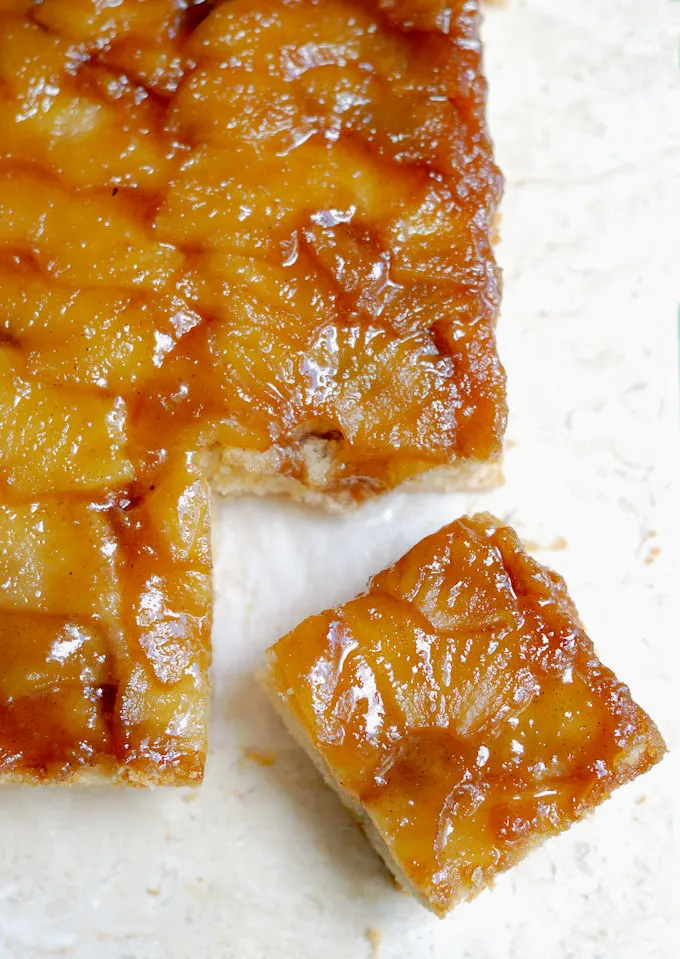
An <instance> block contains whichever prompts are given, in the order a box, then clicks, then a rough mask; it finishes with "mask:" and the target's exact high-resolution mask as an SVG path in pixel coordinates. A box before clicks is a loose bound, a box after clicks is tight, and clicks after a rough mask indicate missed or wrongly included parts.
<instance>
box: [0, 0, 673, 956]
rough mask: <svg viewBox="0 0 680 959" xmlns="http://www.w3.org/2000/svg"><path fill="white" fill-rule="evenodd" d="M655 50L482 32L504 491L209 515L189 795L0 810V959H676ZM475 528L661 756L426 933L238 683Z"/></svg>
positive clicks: (663, 165)
mask: <svg viewBox="0 0 680 959" xmlns="http://www.w3.org/2000/svg"><path fill="white" fill-rule="evenodd" d="M679 36H680V2H673V0H598V2H597V3H593V2H592V0H567V2H566V3H556V2H555V0H512V2H511V3H509V4H508V5H506V6H505V7H493V8H490V9H489V11H488V15H487V22H486V27H485V37H486V41H487V71H488V74H489V78H490V83H491V106H490V109H491V125H492V131H493V133H494V136H495V139H496V143H497V148H498V155H499V159H500V162H501V164H502V166H503V168H504V170H505V173H506V176H507V197H506V200H505V203H504V207H503V243H502V245H501V247H500V248H499V256H500V259H501V261H502V264H503V266H504V268H505V282H506V296H505V304H504V308H503V316H502V322H501V328H500V340H501V349H502V355H503V359H504V361H505V363H506V366H507V368H508V373H509V377H510V405H511V411H512V413H511V421H510V428H509V435H508V439H509V443H508V452H507V459H506V474H507V485H506V486H505V487H504V488H503V489H501V490H499V491H496V492H494V493H492V494H487V495H485V496H482V495H476V496H462V495H460V496H412V497H407V496H405V495H403V494H396V495H393V496H391V497H390V498H389V499H386V500H384V501H383V502H381V503H379V504H374V505H371V506H369V507H368V508H366V509H363V510H361V511H359V512H358V513H356V514H355V515H352V516H349V517H347V518H340V519H338V518H329V517H324V516H319V515H318V514H315V513H311V512H308V511H302V510H300V509H297V508H295V507H293V506H289V505H286V504H279V503H271V502H249V501H241V502H236V503H227V504H224V505H223V506H222V507H221V509H220V512H219V517H218V524H217V527H218V528H217V531H216V561H217V566H216V586H217V589H218V594H219V595H218V605H217V614H216V623H215V645H216V664H215V671H214V678H215V701H214V709H213V718H212V747H211V757H210V762H209V767H208V773H207V777H206V781H205V785H204V787H203V788H202V789H201V790H200V791H198V792H195V793H190V792H185V791H172V790H158V791H156V792H141V791H139V792H133V791H114V790H106V789H99V788H92V789H85V790H77V789H72V790H58V789H51V790H50V789H44V790H28V789H22V788H20V787H6V788H4V789H3V790H2V791H1V792H0V810H1V817H2V833H1V839H0V956H1V957H2V959H38V957H40V959H42V957H52V956H67V957H74V959H94V957H97V959H204V957H205V959H207V957H210V959H232V957H233V959H270V957H275V959H316V957H321V959H355V957H356V959H371V957H375V956H380V959H406V957H409V959H410V957H414V959H416V957H417V959H423V957H436V959H440V957H441V959H577V957H578V959H676V957H677V956H679V955H680V903H679V899H680V893H679V892H678V876H677V864H678V862H680V848H679V843H678V835H677V821H678V796H679V795H680V775H679V771H680V767H679V765H678V759H677V753H678V751H679V750H680V735H679V731H680V730H679V721H678V700H679V699H680V679H679V678H678V677H680V656H679V650H680V643H679V642H678V623H679V622H680V608H679V599H678V592H679V590H678V586H679V585H680V568H679V565H678V542H680V535H679V533H680V530H679V529H678V502H680V497H679V491H678V486H677V485H676V484H675V478H676V477H677V475H678V473H679V470H678V467H679V465H680V464H679V463H678V383H677V358H678V343H677V328H676V320H675V318H676V311H677V304H678V300H680V269H679V267H678V253H679V252H680V251H679V249H678V223H679V222H680V69H679V68H678V66H677V56H678V50H677V48H678V42H679V39H678V38H679ZM480 508H483V509H490V510H492V511H493V512H495V513H497V514H498V515H499V516H501V517H504V518H506V519H508V520H509V521H510V522H512V523H513V525H515V526H516V527H517V529H518V530H519V532H520V534H521V535H522V536H523V537H524V538H525V540H526V541H527V542H528V543H529V545H530V546H531V548H532V549H533V550H534V552H536V555H538V556H539V558H540V559H541V560H542V561H544V562H547V563H549V564H550V565H553V566H555V567H556V568H557V569H558V570H559V571H560V572H562V573H563V574H564V575H565V577H566V578H567V581H568V582H569V584H570V587H571V591H572V594H573V596H574V598H575V600H576V602H577V605H578V606H579V608H580V610H581V613H582V616H583V619H584V621H585V623H586V625H587V627H588V629H589V631H590V633H591V635H592V637H593V638H594V640H595V643H596V646H597V648H598V651H599V653H600V655H601V657H602V659H603V661H604V662H605V663H607V664H608V665H610V666H611V667H612V668H613V669H614V670H615V671H616V672H617V673H618V674H619V676H620V677H621V678H622V679H624V680H625V681H627V682H628V683H629V684H630V685H631V687H632V690H633V693H634V695H635V696H636V698H637V699H638V700H639V702H640V703H641V704H642V705H643V706H645V707H646V708H647V709H648V710H649V711H650V712H651V714H652V715H653V717H654V719H655V720H656V721H657V723H658V724H659V726H660V727H661V730H662V732H663V733H664V735H665V736H666V738H667V740H668V743H669V745H670V747H671V750H672V751H671V754H670V755H669V756H668V757H667V758H666V760H665V761H664V762H663V763H662V764H661V765H660V766H659V767H657V768H656V769H654V770H653V771H652V772H651V773H649V774H648V775H647V776H645V777H643V778H642V779H640V780H639V781H638V782H636V783H634V784H632V785H631V786H628V787H626V788H624V789H622V790H621V791H620V792H619V793H618V794H617V795H616V796H615V797H614V798H613V799H612V800H611V801H610V802H608V803H606V804H605V805H604V806H603V807H601V808H600V809H599V810H598V811H597V812H596V814H595V815H594V816H592V817H591V818H590V819H589V820H588V821H586V822H584V823H582V824H580V825H578V826H576V827H575V828H573V829H572V831H571V832H570V833H568V834H566V835H563V836H561V837H559V838H557V839H553V840H551V841H550V842H549V843H548V844H547V845H545V846H544V847H543V848H542V849H540V850H539V851H538V852H536V853H535V854H534V855H533V856H531V857H530V858H529V859H528V860H527V861H526V862H525V863H523V864H522V865H521V866H520V867H518V868H517V869H515V870H514V871H512V872H511V873H509V874H506V875H504V876H503V877H501V878H500V879H499V881H498V883H497V885H496V887H495V889H494V890H493V891H491V892H486V893H484V894H483V895H481V896H480V897H479V898H478V899H477V900H476V901H475V902H473V903H472V904H470V905H464V906H461V907H459V909H458V910H456V912H455V913H454V914H452V915H451V916H450V917H449V918H448V919H447V920H444V921H439V920H437V919H435V918H433V917H431V916H429V915H428V914H427V913H426V912H424V911H423V910H422V909H421V908H420V907H419V906H417V905H416V904H415V903H413V902H412V901H411V900H410V899H409V898H407V897H406V896H405V895H402V894H400V893H398V892H397V891H396V890H395V889H394V888H393V886H392V885H391V884H390V883H389V881H388V880H387V879H386V874H385V871H384V868H383V867H382V865H381V863H380V862H379V860H378V859H377V857H376V856H375V854H374V853H373V852H372V851H371V849H370V847H369V845H368V843H367V842H366V840H365V839H364V838H363V836H362V835H361V834H360V833H359V831H358V830H357V829H356V828H355V826H354V825H353V824H352V822H351V820H350V819H349V817H348V816H347V814H346V813H345V812H344V810H343V809H342V808H341V806H340V805H339V803H338V800H337V799H336V798H335V796H334V795H332V794H331V793H330V791H328V790H327V789H326V788H325V787H324V786H322V784H321V783H320V781H319V779H318V777H317V775H316V773H315V772H314V770H313V769H312V767H311V765H310V764H309V762H308V761H307V759H306V758H305V757H304V756H303V755H302V754H301V753H300V751H299V750H298V749H296V748H295V747H294V745H293V744H292V742H291V741H290V740H289V739H288V737H287V735H286V734H285V732H284V731H283V730H282V728H281V727H280V725H279V722H278V721H277V720H276V718H275V717H274V716H273V714H272V713H271V711H270V709H269V707H268V705H267V704H266V702H265V701H264V699H263V696H262V694H261V692H260V691H259V690H258V688H257V686H256V685H255V683H254V681H253V679H252V678H251V676H252V671H253V669H254V668H255V667H256V666H257V664H258V663H259V661H260V657H261V653H262V650H263V649H264V647H265V646H266V645H268V644H269V643H270V642H271V641H273V640H274V639H276V638H277V637H278V636H279V635H280V634H281V633H282V632H283V631H284V630H286V629H288V628H289V627H291V626H292V625H293V624H295V623H296V622H297V621H299V620H300V619H301V618H302V617H303V616H306V615H307V614H309V613H311V612H314V611H316V610H318V609H320V608H322V607H323V606H325V605H328V604H330V603H332V602H336V601H340V600H344V599H346V598H348V597H350V596H351V595H352V594H353V593H354V592H355V591H356V590H357V589H359V588H361V587H362V586H363V584H364V583H365V581H366V579H367V577H368V575H369V574H370V573H371V572H373V571H375V570H376V569H378V568H380V567H381V566H382V565H383V564H385V563H386V562H388V561H390V560H393V559H395V558H396V557H397V556H399V555H401V553H402V552H403V551H404V550H405V549H406V548H407V547H408V546H410V545H411V544H413V543H414V542H415V541H416V540H417V539H418V538H420V536H422V535H423V534H425V533H427V532H429V531H432V530H434V529H436V528H438V527H439V526H440V525H442V524H443V523H444V522H446V521H448V520H450V519H452V518H454V517H456V516H458V515H459V514H460V513H461V512H463V511H467V510H473V509H480ZM558 547H559V548H558ZM258 760H259V761H258ZM263 760H264V763H263ZM271 760H273V762H271V764H267V763H269V762H270V761H271ZM674 821H675V830H674Z"/></svg>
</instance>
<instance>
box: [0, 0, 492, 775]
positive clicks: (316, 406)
mask: <svg viewBox="0 0 680 959" xmlns="http://www.w3.org/2000/svg"><path fill="white" fill-rule="evenodd" d="M477 19H478V16H477V10H476V4H475V3H474V2H472V3H471V2H470V0H465V2H463V0H451V2H446V3H444V2H439V0H433V2H429V0H428V2H423V0H410V2H386V0H364V2H361V0H230V2H224V3H221V2H203V3H199V2H191V0H120V2H116V3H115V4H113V3H110V2H105V0H41V2H39V3H37V2H36V3H32V2H30V0H0V131H1V135H0V524H1V527H2V539H0V549H1V550H2V553H1V557H2V558H1V562H2V564H3V569H2V572H3V574H4V575H3V576H2V578H1V579H0V626H1V628H2V630H3V636H5V635H7V636H9V637H10V638H9V639H7V641H6V643H5V645H6V648H7V650H8V652H7V654H6V656H7V658H8V659H7V664H6V678H5V681H4V685H3V687H2V700H1V701H0V710H1V711H2V716H3V717H4V719H3V721H2V722H1V723H0V741H1V742H2V749H3V750H4V752H3V753H2V755H3V756H4V757H5V758H3V759H2V760H0V763H2V765H1V766H0V769H2V770H4V771H5V773H6V774H7V775H15V776H17V777H19V778H20V777H22V776H23V777H24V778H26V779H29V780H30V779H31V778H33V779H48V780H49V779H58V778H69V777H73V776H74V775H76V774H78V773H82V772H84V771H87V770H90V771H91V770H93V769H96V768H102V769H105V770H106V771H113V774H114V775H115V776H117V777H118V778H121V779H124V780H131V781H139V782H146V781H163V782H183V781H187V780H191V779H197V778H200V775H201V769H202V762H203V753H204V746H205V708H206V707H205V698H206V688H207V682H206V670H207V666H208V658H209V653H208V633H209V621H210V613H209V611H210V587H209V575H210V558H209V550H208V517H207V493H206V488H205V481H204V478H203V476H204V473H205V471H206V468H205V466H204V465H202V464H203V460H202V458H201V457H202V453H203V452H206V453H207V452H210V453H211V456H212V457H213V458H214V451H215V450H216V449H217V450H220V451H222V452H223V453H224V455H225V456H226V455H227V454H230V455H231V461H233V463H235V464H237V465H238V464H240V466H238V468H242V467H243V464H244V463H245V464H250V465H249V466H248V467H247V468H248V469H250V470H251V472H252V469H254V470H255V474H256V478H257V477H259V478H260V479H261V480H262V488H265V489H269V488H270V486H268V485H267V482H268V481H269V480H270V479H271V477H272V476H273V477H274V478H278V479H279V480H281V481H283V480H284V479H285V480H286V481H291V482H297V483H298V485H299V487H300V488H301V489H303V490H304V489H306V488H308V487H314V489H315V490H316V491H317V492H318V494H319V495H323V496H325V497H327V498H328V499H329V500H337V501H340V502H342V503H345V504H346V503H351V502H354V501H358V500H361V499H363V498H365V497H367V496H371V495H374V494H376V493H378V492H380V491H382V490H386V489H389V488H391V487H393V486H394V485H396V484H397V483H399V482H401V481H402V480H405V479H407V478H409V477H414V476H417V475H418V474H422V473H423V472H425V471H428V470H430V469H432V468H435V467H451V468H452V469H454V470H455V469H457V468H458V466H459V464H460V465H461V466H464V467H465V469H463V470H462V471H461V473H460V474H458V475H459V478H460V479H461V481H463V480H464V478H465V477H467V476H471V475H472V470H471V467H475V466H476V465H479V464H481V465H484V464H488V463H489V462H493V461H494V460H495V459H496V458H497V457H498V454H499V451H500V444H501V437H502V432H503V428H504V421H505V398H504V376H503V371H502V369H501V367H500V365H499V362H498V359H497V355H496V349H495V342H494V333H493V327H494V323H495V318H496V313H497V309H498V299H499V278H498V274H497V270H496V267H495V263H494V260H493V256H492V253H491V249H490V238H489V234H490V223H491V220H492V217H493V214H494V211H495V208H496V204H497V201H498V198H499V194H500V189H501V181H500V176H499V173H498V171H497V169H496V167H495V165H494V163H493V159H492V153H491V145H490V141H489V138H488V136H487V133H486V129H485V123H484V96H485V86H484V81H483V78H482V76H481V72H480V48H479V42H478V37H477ZM314 443H317V446H314ZM310 449H312V450H320V451H322V452H323V456H320V458H319V462H322V463H323V468H322V469H321V468H319V462H317V461H316V460H314V457H312V458H311V459H310V455H309V451H310ZM329 451H330V454H332V455H329ZM253 464H255V466H254V467H253ZM234 469H237V466H234ZM466 470H467V471H466ZM258 471H259V472H258ZM250 488H252V484H251V486H250ZM5 567H6V568H5ZM30 637H34V640H31V639H30ZM68 637H71V639H69V638H68ZM3 642H4V641H3ZM24 646H25V648H26V662H25V675H23V679H22V665H21V649H22V648H24ZM10 650H11V652H10ZM4 655H5V654H4V653H1V654H0V657H1V656H4ZM10 658H11V666H10ZM4 672H5V664H4V659H0V673H2V674H3V675H4ZM69 704H71V705H69ZM22 731H23V732H22ZM2 737H5V738H2ZM22 737H23V738H22Z"/></svg>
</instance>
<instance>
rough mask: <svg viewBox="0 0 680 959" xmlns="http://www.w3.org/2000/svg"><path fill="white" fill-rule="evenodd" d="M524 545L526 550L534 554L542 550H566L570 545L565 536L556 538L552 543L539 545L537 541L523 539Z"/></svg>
mask: <svg viewBox="0 0 680 959" xmlns="http://www.w3.org/2000/svg"><path fill="white" fill-rule="evenodd" d="M522 545H523V546H524V548H525V549H526V550H528V551H529V552H531V553H533V552H536V551H540V550H561V549H566V548H567V546H568V545H569V544H568V542H567V540H566V539H565V538H564V536H556V537H555V538H554V539H553V540H552V542H550V543H538V542H537V541H536V540H533V539H524V537H522Z"/></svg>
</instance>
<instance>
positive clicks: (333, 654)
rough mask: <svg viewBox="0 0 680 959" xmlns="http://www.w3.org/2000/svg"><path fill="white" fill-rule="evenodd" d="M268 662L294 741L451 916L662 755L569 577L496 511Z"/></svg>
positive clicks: (466, 523)
mask: <svg viewBox="0 0 680 959" xmlns="http://www.w3.org/2000/svg"><path fill="white" fill-rule="evenodd" d="M267 658H268V669H267V677H266V681H267V685H268V687H269V689H270V691H271V692H272V693H273V696H274V699H275V702H276V703H277V705H278V706H279V708H280V709H281V710H282V713H283V715H284V718H286V719H287V721H288V722H289V723H290V726H291V729H292V730H293V731H294V732H295V733H296V735H298V737H299V738H300V740H301V741H302V742H303V744H304V745H306V746H307V748H308V749H309V750H310V752H311V754H312V756H313V758H315V760H316V761H318V762H319V765H320V766H321V768H322V770H323V771H324V773H325V775H326V777H327V779H328V780H329V782H331V784H333V785H335V786H336V787H337V788H338V789H339V791H340V793H341V795H342V796H343V798H344V799H345V801H346V802H348V804H349V805H350V806H351V807H352V808H353V809H354V810H355V811H356V812H357V813H358V814H360V815H361V816H363V817H365V819H366V821H367V823H368V825H369V828H371V829H372V830H375V831H376V832H377V837H376V845H378V846H379V848H380V849H381V851H382V852H383V855H385V857H386V859H387V861H388V864H390V865H391V866H392V868H393V869H394V870H395V872H396V874H397V877H398V878H400V879H402V880H403V881H404V882H405V884H406V885H408V887H409V888H410V889H411V891H412V892H413V893H414V894H415V895H417V896H418V897H419V898H420V899H421V901H423V902H424V904H425V905H427V906H429V907H430V908H431V909H433V910H434V912H436V913H438V914H439V915H443V914H444V913H446V911H447V910H448V909H449V908H451V906H452V905H454V904H455V903H456V902H458V901H460V900H461V899H465V898H471V897H472V896H474V895H476V894H477V893H478V892H479V891H481V889H483V888H484V887H485V886H486V885H488V884H490V883H491V882H492V880H493V877H494V875H495V874H496V873H497V872H499V871H501V870H503V869H507V868H508V867H509V866H511V865H513V864H514V863H515V862H517V861H518V860H519V859H520V858H522V857H523V856H524V855H525V854H526V853H527V852H528V851H529V850H530V849H531V848H533V847H534V846H535V845H536V844H537V843H539V842H541V841H543V840H544V839H546V838H547V837H548V836H550V835H553V834H555V833H557V832H559V831H561V830H563V829H566V828H568V827H569V826H570V825H571V824H572V823H573V822H574V821H576V820H577V819H579V818H580V817H581V816H583V815H584V813H586V812H588V811H589V810H591V809H592V808H593V807H594V806H595V805H597V804H598V803H600V802H602V801H603V800H604V799H606V798H607V797H608V796H609V795H610V794H611V792H612V791H613V790H614V789H615V788H616V787H617V786H619V785H621V784H622V783H625V782H627V781H629V780H631V779H633V778H634V777H635V776H637V775H639V774H640V773H643V772H645V771H646V770H647V769H648V768H649V767H650V766H652V765H653V764H654V763H656V762H658V761H659V760H660V759H661V757H662V756H663V753H664V751H665V746H664V743H663V740H662V738H661V736H660V734H659V732H658V730H657V729H656V727H655V725H654V723H653V722H652V721H651V719H650V718H649V717H648V716H647V715H646V713H644V712H643V711H642V709H640V707H639V706H637V705H636V704H635V703H634V702H633V700H632V699H631V696H630V692H629V690H628V688H627V687H626V686H624V685H623V684H622V683H620V682H619V681H618V680H617V679H616V677H615V676H614V675H613V674H612V673H611V672H610V671H609V670H608V669H606V668H605V667H604V666H602V664H601V663H600V662H599V661H598V659H597V657H596V655H595V652H594V650H593V645H592V643H591V641H590V640H589V638H588V637H587V635H586V634H585V632H584V631H583V628H582V626H581V624H580V621H579V618H578V614H577V612H576V610H575V608H574V605H573V603H572V602H571V600H570V598H569V596H568V594H567V591H566V587H565V584H564V582H563V580H562V579H561V577H559V576H558V575H557V574H556V573H554V572H552V571H551V570H549V569H546V568H545V567H543V566H540V565H539V564H538V563H536V562H535V561H534V560H533V559H531V557H529V556H528V555H527V554H526V553H525V551H524V549H523V548H522V545H521V543H520V541H519V539H518V538H517V535H516V534H515V533H514V531H513V530H512V529H510V528H509V527H507V526H503V525H502V524H501V523H500V522H499V521H497V520H495V519H493V517H491V516H489V515H488V514H481V515H477V516H474V517H472V518H463V519H460V520H458V521H456V522H455V523H452V524H451V525H450V526H447V527H445V528H444V529H442V530H440V531H439V532H438V533H435V534H434V535H433V536H429V537H427V538H426V539H424V540H423V541H422V542H421V543H419V544H418V545H417V546H415V547H414V548H413V549H412V550H411V551H410V552H408V553H407V554H406V555H405V556H404V557H403V558H402V559H401V560H399V562H397V563H395V565H394V566H391V567H389V568H388V569H386V570H384V571H383V572H382V573H379V574H378V575H377V576H375V577H373V579H372V580H371V582H370V583H369V586H368V590H367V592H366V593H365V594H364V595H362V596H359V597H358V598H357V599H354V600H352V601H351V602H349V603H347V604H346V605H345V606H341V607H338V608H336V609H331V610H327V611H326V612H324V613H321V614H320V615H318V616H312V617H310V618H309V619H307V620H305V622H303V623H302V624H301V625H300V626H298V627H297V628H296V629H294V630H293V631H292V632H291V633H289V634H288V635H287V636H284V637H283V639H281V640H279V642H278V643H276V645H275V646H273V647H272V648H271V649H270V650H269V651H268V654H267Z"/></svg>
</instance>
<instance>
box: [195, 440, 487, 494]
mask: <svg viewBox="0 0 680 959" xmlns="http://www.w3.org/2000/svg"><path fill="white" fill-rule="evenodd" d="M300 442H301V443H302V444H303V446H302V459H303V463H304V473H305V482H303V481H301V480H299V479H295V478H294V477H292V476H282V475H281V474H280V473H279V472H278V463H277V454H276V451H275V450H267V451H266V452H264V453H258V452H253V451H251V450H243V449H222V448H215V449H213V450H212V451H211V453H210V457H209V467H208V477H209V480H210V483H211V485H212V488H213V490H214V491H215V492H216V493H218V494H220V495H221V496H233V495H236V494H250V495H256V496H289V497H291V498H292V499H294V500H297V501H298V502H300V503H305V504H307V505H309V506H317V507H322V508H323V509H326V510H329V511H332V512H344V511H346V510H349V509H353V508H354V507H356V506H357V505H358V503H357V500H356V499H355V498H354V497H353V496H352V493H351V491H350V490H342V491H339V492H328V491H327V489H326V487H327V485H328V480H329V477H330V476H331V475H332V470H333V459H334V446H335V444H334V442H333V441H332V440H325V439H322V438H321V437H317V436H308V437H306V438H305V439H302V440H301V441H300ZM502 483H503V472H502V469H501V460H500V457H498V458H496V459H490V460H473V459H461V460H458V462H456V463H451V464H447V465H445V466H434V467H432V469H430V470H427V471H426V472H424V473H420V474H418V475H417V476H413V477H411V478H409V479H407V480H405V481H404V482H403V483H401V484H400V485H399V487H398V488H399V489H400V490H403V491H404V492H421V493H424V492H437V493H446V492H451V491H455V490H464V491H469V492H477V491H482V490H489V489H495V488H496V487H497V486H500V485H501V484H502Z"/></svg>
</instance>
